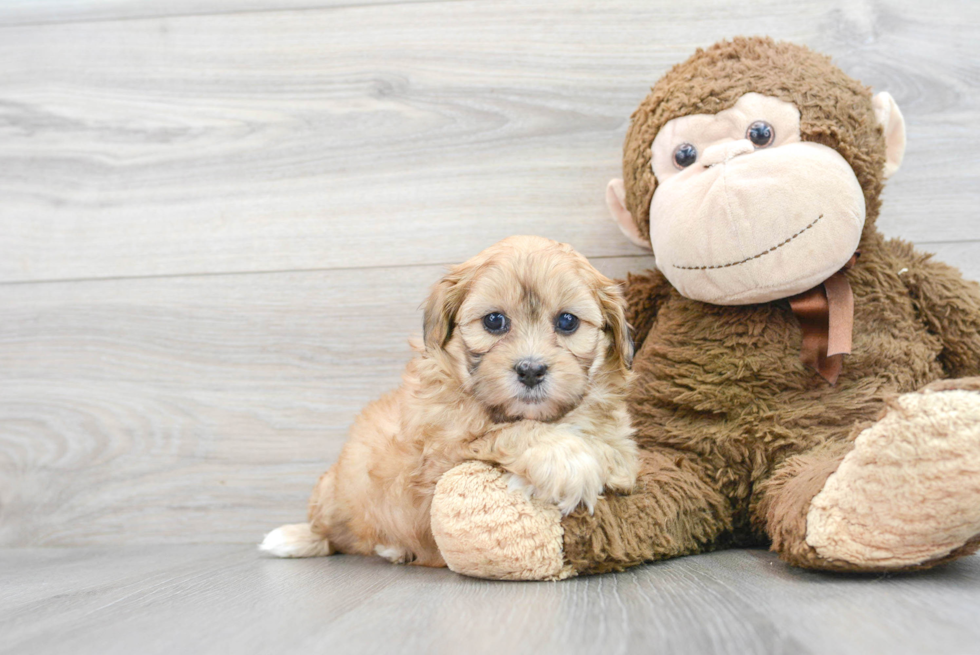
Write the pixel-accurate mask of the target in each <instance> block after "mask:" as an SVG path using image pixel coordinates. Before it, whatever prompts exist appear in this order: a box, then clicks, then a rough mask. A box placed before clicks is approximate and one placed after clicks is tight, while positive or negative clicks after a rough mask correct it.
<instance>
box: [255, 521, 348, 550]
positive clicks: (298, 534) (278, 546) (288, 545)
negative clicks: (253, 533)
mask: <svg viewBox="0 0 980 655" xmlns="http://www.w3.org/2000/svg"><path fill="white" fill-rule="evenodd" d="M259 550H261V551H262V552H263V553H269V554H270V555H274V556H276V557H320V556H321V555H333V552H334V550H333V548H332V547H331V546H330V542H329V541H327V540H326V539H325V538H323V537H321V536H319V535H317V534H314V533H313V530H311V529H310V524H309V523H294V524H292V525H284V526H282V527H281V528H276V529H275V530H273V531H272V532H270V533H269V534H267V535H265V539H263V540H262V543H261V544H259Z"/></svg>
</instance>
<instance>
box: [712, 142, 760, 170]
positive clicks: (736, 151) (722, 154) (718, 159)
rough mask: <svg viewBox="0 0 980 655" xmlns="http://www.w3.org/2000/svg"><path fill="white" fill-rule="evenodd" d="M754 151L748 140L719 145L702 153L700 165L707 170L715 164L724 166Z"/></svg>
mask: <svg viewBox="0 0 980 655" xmlns="http://www.w3.org/2000/svg"><path fill="white" fill-rule="evenodd" d="M754 150H755V146H754V145H752V142H751V141H749V140H748V139H739V140H738V141H729V142H727V143H719V144H717V145H713V146H708V147H707V148H705V150H704V152H703V153H701V160H700V161H699V162H698V163H700V164H701V165H702V166H704V167H705V168H710V167H711V166H714V165H715V164H723V163H725V162H727V161H731V160H732V159H734V158H735V157H738V156H739V155H746V154H748V153H750V152H753V151H754Z"/></svg>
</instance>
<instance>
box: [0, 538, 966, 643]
mask: <svg viewBox="0 0 980 655" xmlns="http://www.w3.org/2000/svg"><path fill="white" fill-rule="evenodd" d="M0 580H2V585H0V634H2V635H3V638H2V640H0V653H10V654H11V655H13V654H18V655H20V654H23V653H31V654H32V655H46V654H49V653H71V654H72V655H88V654H89V653H92V654H99V655H102V654H111V653H125V654H127V655H128V654H130V653H141V654H145V655H150V654H154V653H160V654H161V655H173V654H174V653H240V654H247V653H310V654H313V653H330V654H337V655H340V654H346V653H357V654H368V653H384V654H388V653H446V654H455V653H471V654H474V655H476V654H479V653H490V654H500V653H533V654H535V655H547V654H550V653H556V654H558V653H573V652H574V653H579V652H581V653H671V654H672V655H687V654H717V655H723V654H725V655H727V654H731V655H753V654H756V653H759V654H762V653H792V654H793V655H810V654H813V655H819V654H824V653H826V654H828V655H831V654H832V655H852V654H853V655H869V654H876V653H888V654H890V655H904V654H906V653H909V654H916V655H927V654H930V653H942V654H943V655H967V654H975V653H976V652H977V644H978V643H980V624H978V622H977V620H976V619H977V608H978V607H980V558H978V557H971V558H968V559H965V560H961V561H960V562H957V563H955V564H953V565H952V566H950V567H948V568H945V569H940V570H936V571H930V572H925V573H920V574H911V575H900V576H890V577H880V576H846V575H844V576H842V575H826V574H818V573H810V572H806V571H800V570H797V569H793V568H790V567H788V566H786V565H784V564H783V563H782V562H779V561H778V560H777V559H775V558H774V556H773V555H772V554H771V553H768V552H766V551H758V550H734V551H727V552H720V553H712V554H708V555H700V556H697V557H688V558H683V559H678V560H673V561H668V562H662V563H658V564H652V565H648V566H643V567H640V568H637V569H633V570H631V571H627V572H624V573H620V574H611V575H603V576H596V577H591V578H578V579H573V580H569V581H565V582H560V583H504V582H486V581H480V580H473V579H469V578H463V577H461V576H457V575H455V574H453V573H451V572H449V571H448V570H445V569H420V568H414V567H405V566H394V565H391V564H388V563H387V562H384V561H382V560H381V559H379V558H373V557H372V558H360V557H352V556H336V557H331V558H319V559H311V560H272V559H263V558H260V557H259V556H258V555H257V554H256V553H255V551H254V550H253V549H252V548H247V547H242V546H230V545H223V546H215V545H213V546H178V547H174V546H171V547H166V546H163V547H161V546H155V547H126V548H76V549H48V550H41V549H24V550H16V549H10V550H0Z"/></svg>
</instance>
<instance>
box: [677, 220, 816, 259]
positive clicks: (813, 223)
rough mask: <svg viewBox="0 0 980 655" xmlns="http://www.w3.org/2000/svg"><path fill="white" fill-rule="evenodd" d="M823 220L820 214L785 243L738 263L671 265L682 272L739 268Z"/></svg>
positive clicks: (778, 247)
mask: <svg viewBox="0 0 980 655" xmlns="http://www.w3.org/2000/svg"><path fill="white" fill-rule="evenodd" d="M821 218H823V214H820V215H819V216H817V217H816V218H815V219H813V222H812V223H810V224H809V225H807V226H806V227H805V228H803V229H802V230H800V231H799V232H797V233H796V234H794V235H793V236H791V237H789V238H788V239H786V240H785V241H782V242H780V243H777V244H776V245H774V246H773V247H772V248H770V249H769V250H763V251H762V252H760V253H759V254H758V255H752V256H751V257H746V258H745V259H743V260H741V261H738V262H729V263H728V264H716V265H714V266H678V265H677V264H671V266H673V267H674V268H679V269H681V270H682V271H710V270H712V269H716V268H730V267H732V266H738V265H739V264H744V263H746V262H750V261H752V260H753V259H759V258H760V257H764V256H766V255H768V254H769V253H771V252H773V251H775V250H778V249H780V248H782V247H783V246H785V245H786V244H787V243H789V242H790V241H792V240H793V239H795V238H796V237H798V236H800V235H801V234H803V233H804V232H806V231H807V230H809V229H810V228H811V227H813V226H814V225H816V224H817V223H819V222H820V219H821Z"/></svg>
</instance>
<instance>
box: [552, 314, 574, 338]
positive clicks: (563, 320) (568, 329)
mask: <svg viewBox="0 0 980 655" xmlns="http://www.w3.org/2000/svg"><path fill="white" fill-rule="evenodd" d="M555 329H556V330H558V331H559V332H564V333H565V334H571V333H572V332H574V331H575V330H577V329H578V316H576V315H575V314H569V313H568V312H563V313H561V314H559V315H558V318H556V319H555Z"/></svg>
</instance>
